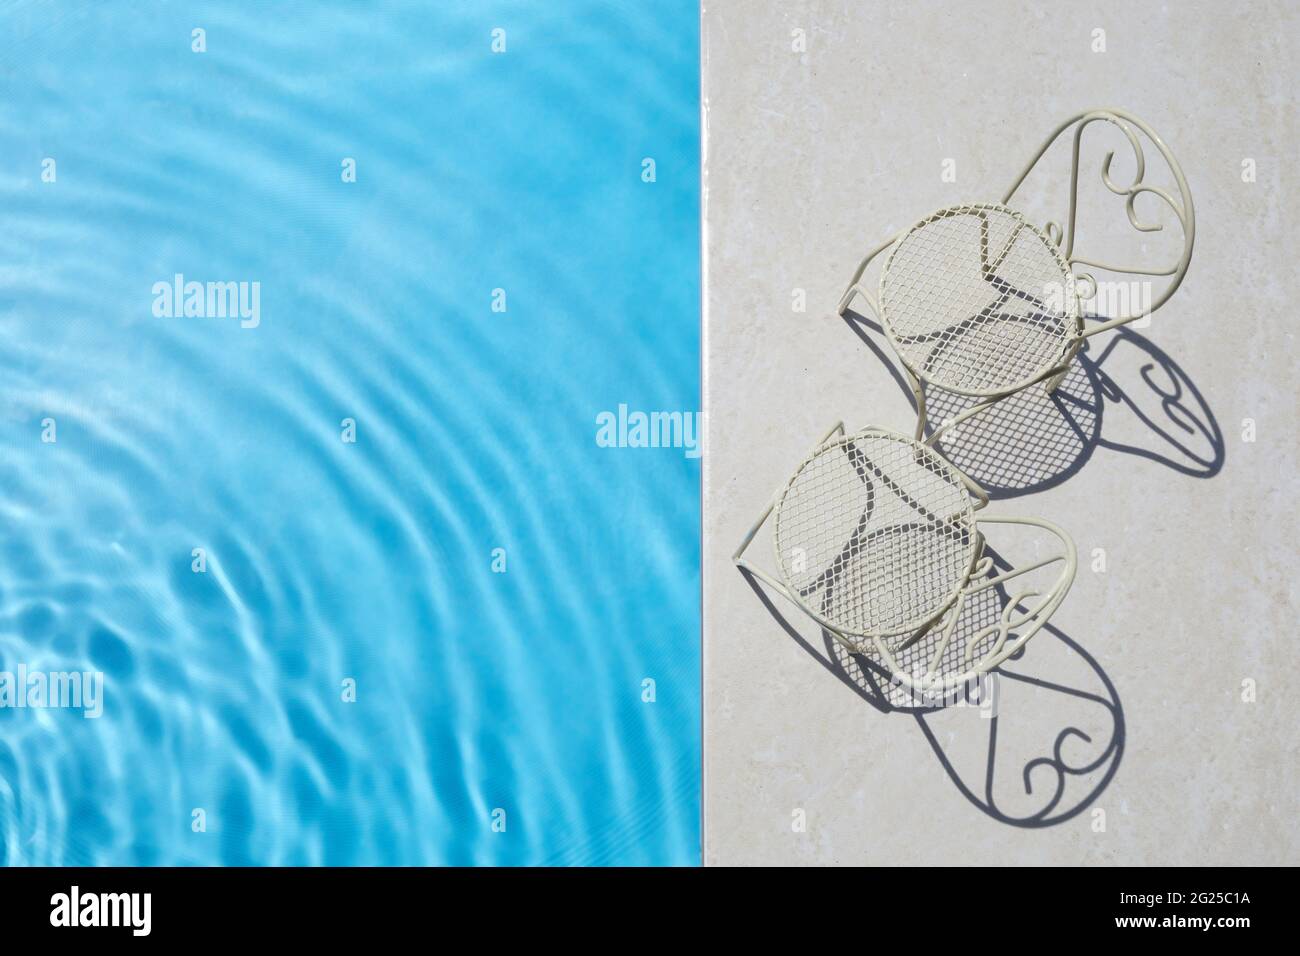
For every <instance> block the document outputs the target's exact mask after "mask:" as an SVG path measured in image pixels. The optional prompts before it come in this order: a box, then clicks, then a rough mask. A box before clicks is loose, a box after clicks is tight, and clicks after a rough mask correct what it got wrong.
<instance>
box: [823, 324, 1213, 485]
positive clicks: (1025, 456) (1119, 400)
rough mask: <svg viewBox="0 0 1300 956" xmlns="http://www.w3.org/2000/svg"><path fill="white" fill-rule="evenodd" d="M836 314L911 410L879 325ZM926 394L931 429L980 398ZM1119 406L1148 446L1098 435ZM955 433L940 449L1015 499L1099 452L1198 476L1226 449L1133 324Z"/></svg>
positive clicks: (1176, 373)
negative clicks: (1054, 378)
mask: <svg viewBox="0 0 1300 956" xmlns="http://www.w3.org/2000/svg"><path fill="white" fill-rule="evenodd" d="M844 319H845V321H846V322H847V323H848V325H849V327H850V328H851V329H852V330H853V331H854V332H855V333H856V334H857V335H858V337H859V338H860V339H861V340H862V341H863V342H864V343H865V344H866V345H867V347H868V349H869V351H870V352H871V353H872V354H873V355H874V356H875V357H876V359H877V360H879V361H880V362H881V364H882V365H884V366H885V368H886V369H887V370H888V371H889V373H890V374H891V375H892V376H893V378H894V381H895V382H896V383H897V385H898V387H899V388H900V390H901V391H902V392H903V394H904V396H905V397H906V398H907V399H908V401H909V402H911V403H912V406H913V409H915V397H914V396H913V394H912V389H911V387H910V385H909V384H908V382H907V379H906V378H905V377H904V375H903V373H902V371H901V370H900V369H899V368H898V367H897V365H896V363H895V362H894V361H893V360H891V358H890V356H889V354H888V353H887V352H886V350H885V347H884V346H882V345H881V341H883V333H881V329H880V326H879V325H878V324H877V323H876V322H874V321H872V320H871V319H868V318H866V317H865V316H862V315H860V314H858V313H855V312H852V311H850V312H846V313H845V316H844ZM869 332H874V333H876V335H874V336H873V335H871V334H868V333H869ZM878 339H879V340H880V341H877V340H878ZM1134 362H1135V363H1137V364H1138V366H1139V368H1138V371H1137V374H1136V376H1134V375H1133V374H1132V373H1131V372H1129V371H1128V370H1127V369H1125V370H1120V369H1118V367H1117V366H1119V365H1122V364H1131V363H1134ZM1113 366H1114V367H1116V368H1114V370H1112V367H1113ZM925 398H926V405H927V407H928V412H929V420H930V426H929V427H930V429H931V433H932V431H933V429H934V428H938V427H941V426H942V424H943V423H944V422H946V421H949V420H951V419H953V418H955V417H956V416H957V415H959V414H961V412H963V411H964V410H965V409H966V408H968V407H970V406H971V405H973V404H975V403H976V402H977V401H978V400H977V399H972V398H968V397H966V396H962V395H957V394H955V393H952V392H946V391H943V390H942V389H939V388H935V387H932V386H926V388H925ZM1153 406H1154V408H1153ZM1121 408H1122V409H1125V410H1127V412H1128V413H1130V414H1131V415H1132V416H1133V418H1134V419H1135V420H1136V421H1137V422H1140V423H1141V425H1142V426H1143V427H1144V431H1143V434H1144V435H1147V436H1149V437H1150V439H1151V442H1150V443H1149V444H1147V445H1137V444H1131V443H1126V442H1121V441H1117V440H1114V439H1110V438H1107V437H1106V436H1105V434H1104V432H1103V423H1104V420H1105V419H1106V417H1107V415H1108V414H1112V415H1113V414H1115V413H1116V412H1118V410H1119V409H1121ZM954 431H955V432H956V434H954V433H953V432H949V433H947V434H946V435H945V436H944V438H943V439H942V440H941V441H940V442H939V450H940V451H942V452H943V453H944V455H945V456H946V457H947V458H948V459H949V460H950V461H952V463H953V464H954V465H956V466H957V467H958V468H960V469H961V470H962V471H964V472H965V473H966V474H967V475H969V476H970V477H971V478H972V479H974V480H975V481H976V482H978V483H979V484H980V485H982V486H983V487H984V488H985V489H986V490H987V491H988V492H989V495H990V497H993V498H1015V497H1019V496H1021V495H1028V494H1033V493H1034V492H1038V491H1043V490H1046V489H1048V488H1052V487H1054V486H1056V485H1059V484H1061V483H1062V482H1064V481H1066V480H1068V479H1069V478H1070V477H1071V476H1073V475H1074V474H1076V473H1077V472H1079V471H1080V470H1081V469H1082V468H1083V467H1084V465H1086V464H1087V462H1088V461H1089V459H1090V458H1091V457H1092V455H1093V453H1094V452H1095V451H1096V450H1097V449H1098V448H1106V449H1110V450H1112V451H1116V452H1120V453H1122V454H1128V455H1135V456H1138V457H1141V458H1146V459H1148V460H1150V461H1154V462H1156V463H1158V464H1161V465H1164V466H1165V467H1167V468H1170V469H1172V470H1174V471H1177V472H1179V473H1181V474H1184V475H1189V476H1192V477H1197V478H1212V477H1214V476H1215V475H1216V474H1218V473H1219V471H1220V470H1221V469H1222V467H1223V460H1224V455H1225V443H1224V440H1223V432H1222V431H1221V430H1220V428H1219V424H1218V421H1217V420H1216V419H1215V417H1214V413H1213V411H1211V409H1210V407H1209V405H1208V403H1207V402H1206V401H1205V398H1204V396H1203V395H1202V394H1201V391H1200V390H1199V389H1198V388H1197V387H1196V385H1195V383H1193V382H1192V380H1191V379H1190V378H1189V377H1188V375H1187V373H1186V372H1185V371H1184V370H1183V369H1182V368H1181V367H1180V366H1179V365H1178V364H1177V363H1176V362H1175V361H1174V360H1173V359H1172V358H1170V357H1169V355H1167V354H1166V353H1165V352H1163V351H1162V350H1161V349H1160V348H1158V347H1157V346H1156V345H1155V344H1154V343H1152V342H1151V341H1150V340H1149V339H1147V338H1146V337H1144V336H1142V335H1140V334H1139V333H1137V332H1135V331H1133V330H1132V329H1131V328H1119V329H1116V330H1115V331H1114V333H1113V336H1112V337H1110V338H1109V341H1108V342H1107V344H1106V346H1105V348H1104V349H1102V350H1101V351H1100V352H1099V353H1098V354H1095V355H1094V354H1093V350H1091V349H1089V350H1085V351H1083V352H1080V354H1079V355H1078V356H1077V358H1076V359H1075V361H1074V362H1073V364H1072V365H1071V367H1070V370H1069V372H1068V373H1067V374H1066V377H1065V379H1064V380H1063V381H1062V383H1061V384H1060V386H1059V387H1058V388H1057V389H1056V390H1055V391H1054V392H1052V393H1050V394H1049V393H1048V392H1047V390H1046V389H1045V388H1042V387H1038V386H1031V387H1030V388H1027V389H1025V390H1023V391H1021V392H1018V393H1017V394H1015V395H1012V396H1010V397H1009V398H1007V399H1004V400H1003V401H1001V402H998V403H997V404H996V405H994V406H993V407H992V408H990V409H988V410H986V411H984V412H982V413H979V414H978V415H976V416H975V417H974V418H973V419H971V420H970V421H968V422H966V423H964V424H962V425H961V426H959V427H958V428H957V429H955V430H954Z"/></svg>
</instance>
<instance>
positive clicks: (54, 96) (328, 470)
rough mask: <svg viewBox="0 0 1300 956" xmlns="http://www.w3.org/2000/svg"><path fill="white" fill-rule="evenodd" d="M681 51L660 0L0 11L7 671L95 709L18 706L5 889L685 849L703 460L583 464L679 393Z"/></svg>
mask: <svg viewBox="0 0 1300 956" xmlns="http://www.w3.org/2000/svg"><path fill="white" fill-rule="evenodd" d="M195 28H202V29H203V30H204V31H205V33H204V34H203V41H204V43H205V46H206V49H205V52H195V51H194V50H193V49H192V46H193V45H194V44H195V43H196V42H197V41H196V40H195V39H194V35H193V33H192V31H193V30H194V29H195ZM495 29H501V30H504V31H505V34H504V43H505V52H503V53H495V52H493V49H492V45H493V31H494V30H495ZM697 61H698V21H697V11H696V6H695V4H694V3H690V2H685V0H674V2H665V3H656V4H641V3H633V2H628V3H611V2H607V0H581V2H566V3H556V4H544V3H535V2H519V3H490V2H463V3H440V4H414V3H412V4H380V5H370V4H366V5H363V4H354V3H344V2H340V3H333V4H326V3H318V2H303V3H256V4H254V3H223V4H193V5H191V4H180V3H157V4H143V3H142V4H131V5H108V4H100V3H90V2H87V3H62V4H43V3H10V4H5V5H4V6H3V7H0V222H2V223H3V228H2V229H0V443H2V445H0V450H2V452H3V454H2V455H0V509H2V511H3V520H0V671H7V672H10V673H16V671H17V668H18V667H19V666H20V665H21V666H22V667H24V668H27V669H29V670H43V671H46V672H72V671H77V672H82V671H96V670H97V671H100V672H102V673H103V674H104V681H105V684H104V689H103V714H102V716H101V717H99V718H97V719H87V718H85V717H84V716H83V714H82V712H81V711H78V710H75V709H70V708H68V709H51V708H48V707H47V708H44V709H41V708H39V707H28V708H19V707H15V706H10V707H5V708H0V861H3V862H4V863H8V864H61V863H69V864H73V863H75V864H87V863H89V864H198V865H208V864H471V863H472V864H540V863H593V864H606V863H621V864H647V863H648V864H659V863H663V864H693V863H696V862H698V859H699V788H700V777H699V756H700V754H699V746H700V742H699V709H700V701H699V650H698V638H699V633H698V586H699V580H698V563H699V554H698V478H699V472H698V467H699V463H698V460H695V459H692V458H691V457H689V456H688V455H686V454H684V453H683V451H682V450H681V449H674V448H608V447H600V446H599V445H598V444H597V442H596V441H595V433H596V419H597V416H598V415H599V414H600V413H601V412H602V411H609V410H615V409H617V407H618V405H619V404H627V405H628V406H629V407H630V408H633V409H646V410H654V409H663V410H691V409H695V408H697V407H698V393H699V377H698V347H699V341H698V296H699V274H698V253H699V246H698V201H699V195H698V173H697V169H698V165H697V156H698V143H699V130H698V106H697V103H698V79H697ZM348 158H350V159H353V160H355V163H356V166H355V169H356V181H355V182H345V181H344V180H345V178H346V175H345V174H346V172H347V168H346V167H345V163H344V161H345V159H348ZM646 158H651V159H653V160H654V181H652V182H647V181H645V177H644V175H643V174H644V170H646V169H647V168H648V167H647V166H646V165H645V164H644V162H643V161H644V160H645V159H646ZM50 159H52V160H53V161H54V163H53V164H52V165H51V164H49V163H47V162H46V160H50ZM177 274H181V275H183V276H184V277H185V280H186V281H199V282H216V281H235V282H249V283H252V282H257V283H259V287H258V288H259V290H260V293H259V294H260V300H259V311H258V314H257V324H256V327H248V328H245V327H242V325H248V324H251V323H249V322H244V323H242V324H241V322H240V321H239V320H238V319H234V318H214V317H197V316H186V315H184V314H179V315H175V316H169V315H166V314H164V315H161V316H160V315H157V314H155V313H156V312H157V311H163V312H164V313H165V312H166V311H167V308H166V306H165V305H163V306H162V307H159V294H158V293H156V292H155V284H156V283H160V282H161V283H164V284H165V283H170V282H172V281H173V277H174V276H175V275H177ZM249 289H250V290H251V286H250V287H249ZM494 290H504V293H503V294H504V306H505V311H494V309H493V306H494V304H496V305H497V306H498V307H499V306H500V305H501V300H502V293H498V292H494ZM250 294H251V292H250ZM177 311H182V310H179V309H177ZM349 419H350V420H352V421H353V422H354V423H355V432H354V434H355V441H354V442H349V441H345V440H344V439H345V438H347V437H350V434H349V428H348V426H347V424H345V420H349ZM195 549H202V551H201V553H200V554H199V555H196V552H195ZM496 549H502V551H497V550H496ZM502 560H504V562H505V570H504V573H499V569H500V564H501V561H502ZM494 563H495V565H496V569H495V570H494ZM196 567H201V568H205V569H204V570H195V568H196ZM647 681H653V684H649V683H647ZM352 687H355V700H353V699H351V698H352V692H351V688H352ZM651 691H652V692H651ZM648 698H653V699H648Z"/></svg>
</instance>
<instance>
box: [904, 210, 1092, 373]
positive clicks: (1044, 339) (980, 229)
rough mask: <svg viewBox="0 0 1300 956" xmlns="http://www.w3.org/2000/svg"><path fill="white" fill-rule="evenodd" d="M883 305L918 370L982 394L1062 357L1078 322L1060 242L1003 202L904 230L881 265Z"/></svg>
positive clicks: (909, 361) (933, 217)
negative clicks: (1052, 240)
mask: <svg viewBox="0 0 1300 956" xmlns="http://www.w3.org/2000/svg"><path fill="white" fill-rule="evenodd" d="M880 312H881V316H880V318H881V323H882V325H883V326H884V329H885V334H886V335H888V336H889V339H890V341H891V342H892V343H893V345H894V348H895V349H896V350H897V351H898V354H899V355H900V356H901V357H902V359H903V361H904V362H905V363H906V364H907V366H908V367H909V368H911V369H912V371H913V372H914V373H916V375H917V376H918V377H919V378H921V379H923V380H924V381H927V382H930V383H932V384H934V385H937V386H939V387H940V388H945V389H949V390H951V391H954V392H960V393H962V394H965V395H974V396H981V397H983V396H994V395H998V394H1003V393H1006V392H1011V391H1015V390H1016V389H1019V388H1022V387H1024V386H1025V385H1028V384H1029V383H1030V382H1032V381H1033V380H1034V379H1035V378H1037V377H1038V376H1039V375H1041V374H1043V373H1044V372H1046V371H1047V370H1048V369H1050V368H1052V367H1053V366H1055V365H1057V364H1058V363H1060V362H1061V360H1062V359H1063V357H1064V355H1065V352H1066V350H1067V348H1068V346H1069V345H1070V343H1071V342H1072V341H1073V339H1074V336H1075V334H1076V332H1077V327H1078V319H1077V316H1078V302H1077V299H1076V298H1075V295H1074V279H1073V276H1072V274H1071V272H1070V270H1069V267H1068V266H1067V265H1066V262H1065V260H1064V259H1063V258H1062V257H1061V254H1060V252H1059V251H1058V250H1057V248H1056V246H1055V245H1053V244H1052V242H1051V240H1049V239H1048V238H1047V236H1045V235H1043V233H1041V232H1039V231H1038V230H1037V229H1035V228H1034V227H1033V226H1032V225H1030V224H1029V223H1028V222H1026V221H1025V219H1024V217H1022V216H1021V215H1020V214H1019V213H1017V212H1015V211H1014V210H1012V209H1008V208H1007V207H1005V206H999V205H970V206H953V207H951V208H949V209H942V210H940V211H939V212H936V213H933V214H931V215H930V216H927V217H926V218H925V219H923V220H921V221H920V222H919V223H917V224H916V225H914V226H913V227H912V228H911V229H909V230H908V231H907V232H906V233H904V234H903V236H902V237H901V238H899V240H898V241H897V242H896V243H895V244H894V246H893V248H892V249H891V250H890V252H889V256H888V258H887V259H886V260H885V265H884V268H883V269H882V271H881V274H880Z"/></svg>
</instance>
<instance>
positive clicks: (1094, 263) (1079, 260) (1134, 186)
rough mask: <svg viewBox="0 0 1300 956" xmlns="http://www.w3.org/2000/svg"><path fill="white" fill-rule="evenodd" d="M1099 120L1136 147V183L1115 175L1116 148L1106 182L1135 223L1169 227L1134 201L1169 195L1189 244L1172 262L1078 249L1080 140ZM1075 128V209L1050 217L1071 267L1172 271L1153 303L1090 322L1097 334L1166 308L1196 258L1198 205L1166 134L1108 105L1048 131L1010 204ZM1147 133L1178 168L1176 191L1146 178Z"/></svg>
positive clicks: (1142, 227) (1106, 166) (1107, 163)
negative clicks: (1113, 258) (1142, 261)
mask: <svg viewBox="0 0 1300 956" xmlns="http://www.w3.org/2000/svg"><path fill="white" fill-rule="evenodd" d="M1099 122H1100V123H1109V124H1111V125H1113V126H1115V127H1116V128H1118V129H1119V130H1120V131H1121V132H1122V133H1123V134H1124V136H1125V137H1126V138H1127V139H1128V142H1129V144H1130V146H1132V148H1133V158H1134V161H1135V164H1136V172H1135V174H1134V177H1133V182H1131V183H1127V184H1124V183H1117V182H1115V180H1114V179H1113V178H1112V177H1111V163H1112V162H1113V161H1114V159H1115V153H1114V151H1110V152H1108V153H1106V156H1105V158H1104V159H1103V160H1102V163H1101V179H1102V182H1103V183H1104V184H1105V186H1106V188H1107V189H1109V190H1110V191H1111V192H1112V193H1114V194H1115V195H1117V196H1122V197H1124V200H1125V203H1124V205H1125V212H1126V213H1127V215H1128V221H1129V224H1130V225H1131V226H1132V227H1133V228H1134V229H1136V230H1138V231H1139V232H1157V231H1159V230H1161V229H1162V228H1163V226H1161V225H1160V224H1158V223H1154V222H1148V221H1144V220H1143V219H1141V218H1140V217H1139V215H1138V212H1137V210H1136V208H1135V206H1134V203H1135V201H1136V200H1137V198H1138V197H1139V196H1141V195H1144V194H1149V195H1152V196H1155V197H1157V198H1158V199H1160V200H1161V201H1163V202H1164V203H1165V204H1166V205H1167V206H1168V207H1169V208H1170V209H1171V210H1172V211H1173V213H1174V215H1175V216H1176V217H1177V219H1178V222H1179V224H1180V226H1181V227H1182V231H1183V249H1182V254H1181V255H1180V256H1179V258H1178V261H1177V262H1176V263H1174V264H1173V265H1172V266H1168V267H1160V266H1155V267H1148V266H1145V265H1128V264H1118V265H1117V264H1114V263H1110V262H1106V261H1103V260H1100V259H1092V258H1086V257H1084V256H1080V255H1076V254H1075V252H1074V239H1075V226H1076V212H1077V207H1078V195H1079V153H1080V144H1081V142H1082V139H1083V131H1084V130H1085V129H1087V128H1088V127H1089V126H1091V125H1092V124H1093V123H1099ZM1069 129H1073V131H1074V133H1073V152H1072V160H1071V162H1072V165H1071V169H1070V206H1069V215H1068V219H1067V221H1066V225H1065V228H1064V229H1062V228H1061V226H1060V225H1059V224H1058V223H1055V222H1051V223H1048V224H1047V228H1046V231H1047V233H1048V235H1049V236H1050V237H1051V238H1052V241H1053V242H1055V243H1056V244H1057V246H1058V247H1060V249H1061V253H1062V255H1063V256H1064V257H1065V260H1066V262H1067V263H1069V265H1070V266H1071V268H1073V267H1075V266H1091V267H1093V268H1096V269H1103V270H1106V271H1107V272H1116V273H1124V274H1127V275H1137V276H1149V277H1153V278H1154V277H1162V276H1170V277H1171V279H1170V282H1169V284H1168V286H1166V287H1165V288H1164V289H1163V290H1162V291H1161V293H1160V295H1158V296H1155V297H1153V298H1152V301H1151V302H1150V304H1149V305H1148V304H1146V303H1145V302H1143V303H1142V307H1141V308H1140V309H1138V310H1133V309H1121V310H1117V311H1119V312H1120V314H1118V315H1114V316H1108V317H1105V318H1106V321H1104V322H1102V323H1100V324H1097V325H1090V326H1089V327H1088V329H1087V332H1086V334H1088V335H1092V334H1094V333H1096V332H1101V331H1104V330H1105V329H1108V328H1113V327H1115V326H1117V325H1123V324H1125V323H1128V322H1132V321H1134V320H1135V319H1139V318H1142V317H1143V316H1146V315H1150V314H1151V313H1152V312H1154V311H1155V310H1156V309H1158V308H1160V306H1162V305H1164V304H1165V302H1167V301H1168V300H1169V298H1170V296H1172V295H1173V294H1174V292H1176V291H1177V289H1178V286H1179V285H1181V284H1182V281H1183V276H1184V275H1185V274H1186V272H1187V266H1188V264H1189V263H1190V262H1191V260H1192V244H1193V242H1194V240H1195V238H1196V211H1195V209H1194V207H1193V206H1192V193H1191V190H1190V189H1189V188H1188V186H1187V179H1186V177H1184V175H1183V170H1182V167H1181V166H1179V165H1178V160H1176V159H1175V158H1174V154H1173V153H1172V152H1171V151H1170V150H1169V147H1168V146H1166V145H1165V142H1164V140H1162V139H1161V138H1160V136H1159V135H1158V134H1157V133H1156V132H1155V130H1153V129H1152V128H1151V127H1150V126H1148V125H1147V124H1146V123H1145V122H1143V121H1142V120H1140V119H1138V118H1137V117H1136V116H1134V115H1133V114H1132V113H1128V112H1126V111H1124V110H1121V109H1115V108H1109V107H1108V108H1105V109H1093V110H1087V111H1085V112H1082V113H1079V114H1078V115H1076V116H1072V117H1071V118H1070V119H1068V120H1066V121H1065V122H1064V123H1062V124H1061V125H1060V126H1058V127H1057V128H1056V129H1055V130H1053V131H1052V133H1051V135H1050V136H1048V137H1047V139H1046V140H1045V141H1044V142H1043V145H1042V146H1041V147H1039V149H1038V151H1037V152H1036V153H1035V154H1034V157H1033V158H1032V159H1031V160H1030V161H1029V162H1028V163H1027V164H1026V165H1025V168H1024V169H1023V170H1021V172H1020V175H1019V176H1017V177H1016V180H1015V182H1014V183H1013V184H1012V185H1011V188H1010V189H1008V190H1007V192H1006V195H1004V196H1003V197H1002V202H1003V203H1004V204H1009V203H1010V202H1011V199H1012V197H1013V196H1014V195H1015V194H1016V191H1017V190H1018V189H1019V188H1020V186H1021V184H1022V183H1023V182H1024V181H1025V178H1026V177H1027V176H1028V175H1029V173H1030V171H1031V170H1032V169H1033V168H1034V167H1035V166H1036V165H1037V163H1038V161H1039V160H1040V159H1042V157H1043V154H1044V153H1046V152H1047V150H1048V149H1049V148H1050V147H1051V146H1052V144H1053V143H1055V142H1056V141H1057V140H1058V139H1059V138H1060V137H1061V135H1062V134H1063V133H1065V131H1066V130H1069ZM1143 138H1145V139H1146V140H1148V141H1149V142H1151V143H1152V144H1154V145H1155V147H1156V149H1157V150H1158V151H1159V153H1160V155H1161V157H1162V158H1163V159H1164V161H1165V162H1166V163H1167V164H1168V166H1169V170H1170V172H1171V173H1172V174H1173V177H1174V181H1175V183H1176V184H1177V187H1178V195H1174V194H1173V193H1172V192H1170V191H1169V190H1167V189H1164V188H1162V187H1160V186H1156V185H1152V184H1148V183H1145V182H1144V181H1143V180H1144V179H1145V177H1146V156H1145V154H1144V153H1143V149H1142V139H1143ZM1079 277H1080V278H1081V279H1082V280H1084V281H1085V282H1090V283H1091V285H1092V287H1093V288H1094V289H1095V288H1096V287H1097V282H1096V279H1095V277H1093V276H1091V275H1089V274H1087V273H1082V274H1080V276H1079ZM1085 297H1086V298H1091V295H1086V296H1085Z"/></svg>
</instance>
